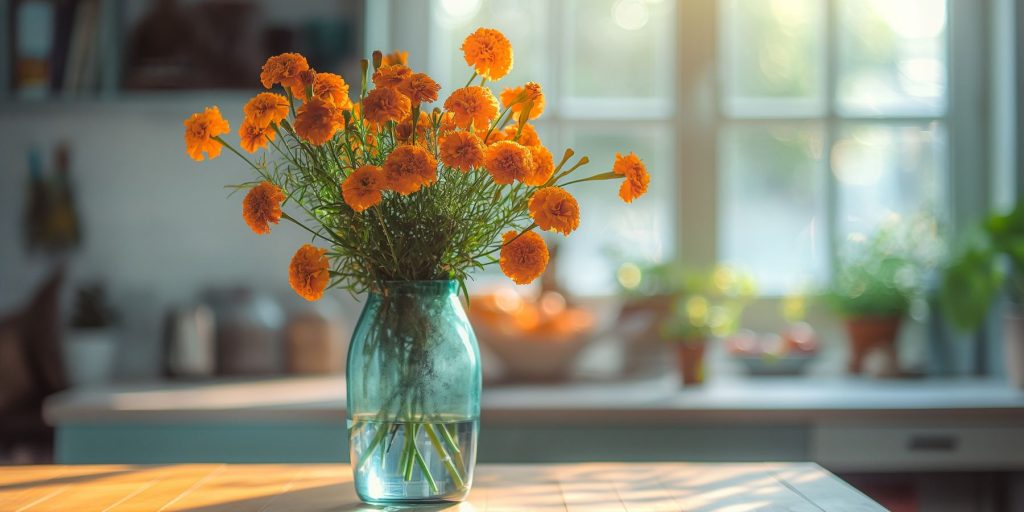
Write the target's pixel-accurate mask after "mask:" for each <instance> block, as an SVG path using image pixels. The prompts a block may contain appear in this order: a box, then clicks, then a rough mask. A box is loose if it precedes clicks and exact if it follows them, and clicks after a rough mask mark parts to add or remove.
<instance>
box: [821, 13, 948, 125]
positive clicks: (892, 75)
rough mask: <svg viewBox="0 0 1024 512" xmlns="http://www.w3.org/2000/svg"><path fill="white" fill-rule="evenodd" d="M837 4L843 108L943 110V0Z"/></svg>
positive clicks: (908, 112) (895, 112) (892, 112)
mask: <svg viewBox="0 0 1024 512" xmlns="http://www.w3.org/2000/svg"><path fill="white" fill-rule="evenodd" d="M838 6H839V12H838V17H839V26H840V31H839V76H838V96H839V97H838V106H839V109H840V111H841V112H842V113H847V114H861V115H865V114H866V115H928V114H941V113H943V112H944V110H945V106H946V44H945V42H946V40H945V38H946V5H945V2H944V0H899V1H894V0H867V1H865V0H839V3H838Z"/></svg>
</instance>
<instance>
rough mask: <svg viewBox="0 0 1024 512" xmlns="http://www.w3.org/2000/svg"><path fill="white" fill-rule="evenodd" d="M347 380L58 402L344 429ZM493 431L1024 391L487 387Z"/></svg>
mask: <svg viewBox="0 0 1024 512" xmlns="http://www.w3.org/2000/svg"><path fill="white" fill-rule="evenodd" d="M344 414H345V379H344V377H339V376H330V377H285V378H268V379H257V380H233V381H232V380H220V381H209V382H180V381H170V382H154V383H143V384H123V385H117V386H111V387H105V388H94V389H78V390H70V391H66V392H63V393H59V394H57V395H54V396H52V397H50V399H48V400H47V402H46V405H45V416H46V419H47V421H48V422H49V423H50V424H52V425H55V426H60V425H62V424H67V423H95V422H118V421H132V422H146V421H153V422H168V421H170V422H192V421H225V422H234V421H275V420H284V421H295V420H297V419H303V420H310V421H337V420H338V419H339V418H343V417H344ZM482 417H483V421H484V422H486V423H515V424H524V423H527V424H532V423H536V424H552V423H554V424H564V423H575V422H586V423H588V424H595V423H597V424H630V423H645V424H647V423H660V424H680V423H691V422H703V421H712V422H714V421H721V420H728V421H734V422H741V423H761V422H772V423H774V422H777V421H779V420H785V421H826V420H858V419H861V420H865V421H866V420H872V421H874V420H878V419H888V420H912V421H916V420H924V419H939V420H942V419H947V420H954V419H967V418H972V419H979V418H984V419H992V420H1005V421H1014V422H1024V391H1020V390H1015V389H1012V388H1010V387H1009V385H1008V384H1007V383H1005V382H1003V381H996V380H978V379H927V380H926V379H921V380H878V379H855V378H834V379H823V378H813V379H812V378H761V379H753V378H743V379H739V378H737V379H728V380H715V381H711V382H708V383H707V384H705V385H704V386H701V387H694V388H686V389H680V387H679V384H678V381H677V380H676V378H675V377H674V376H671V375H670V376H666V377H664V378H657V379H650V380H640V381H624V382H589V383H568V384H561V385H555V384H552V385H514V386H499V387H486V388H485V389H484V393H483V404H482Z"/></svg>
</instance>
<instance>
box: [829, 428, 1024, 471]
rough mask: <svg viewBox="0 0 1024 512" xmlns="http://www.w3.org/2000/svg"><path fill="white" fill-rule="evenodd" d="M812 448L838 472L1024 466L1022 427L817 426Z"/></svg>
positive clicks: (1013, 468)
mask: <svg viewBox="0 0 1024 512" xmlns="http://www.w3.org/2000/svg"><path fill="white" fill-rule="evenodd" d="M810 448H811V449H810V451H811V456H812V457H813V460H814V461H815V462H817V463H819V464H821V465H823V466H825V467H827V468H829V469H831V470H835V471H965V470H966V471H979V470H989V471H999V470H1019V469H1022V468H1024V428H1022V427H1004V426H991V427H984V426H982V427H979V426H971V427H961V426H955V427H936V426H920V427H918V426H913V425H899V426H864V425H857V426H843V425H818V426H815V427H814V428H812V430H811V447H810Z"/></svg>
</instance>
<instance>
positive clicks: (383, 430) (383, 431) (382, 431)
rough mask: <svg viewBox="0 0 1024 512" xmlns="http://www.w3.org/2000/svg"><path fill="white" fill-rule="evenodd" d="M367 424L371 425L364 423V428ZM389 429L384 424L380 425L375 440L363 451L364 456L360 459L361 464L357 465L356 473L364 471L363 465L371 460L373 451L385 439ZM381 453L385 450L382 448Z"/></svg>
mask: <svg viewBox="0 0 1024 512" xmlns="http://www.w3.org/2000/svg"><path fill="white" fill-rule="evenodd" d="M366 425H370V423H363V428H365V427H366ZM387 431H388V429H386V428H384V427H383V426H379V427H378V428H377V435H375V436H373V441H370V446H369V447H368V448H367V449H366V451H365V452H363V458H362V459H360V460H359V465H358V466H357V467H356V473H358V472H360V471H362V470H363V467H364V466H366V463H367V462H369V460H370V458H371V457H370V456H371V455H373V451H374V450H376V449H377V446H378V445H380V442H381V441H383V440H384V434H386V433H387ZM381 453H382V454H383V453H384V450H381Z"/></svg>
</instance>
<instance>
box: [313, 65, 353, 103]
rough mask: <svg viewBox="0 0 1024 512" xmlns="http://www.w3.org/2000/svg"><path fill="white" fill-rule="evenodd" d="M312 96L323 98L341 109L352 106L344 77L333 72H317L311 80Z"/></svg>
mask: <svg viewBox="0 0 1024 512" xmlns="http://www.w3.org/2000/svg"><path fill="white" fill-rule="evenodd" d="M313 97H314V98H319V99H321V100H324V101H326V102H328V103H330V104H332V105H334V106H335V107H338V108H340V109H342V110H349V109H351V108H352V99H351V98H349V97H348V84H347V83H345V79H344V78H342V77H340V76H338V75H335V74H334V73H317V74H316V78H315V79H314V80H313Z"/></svg>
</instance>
